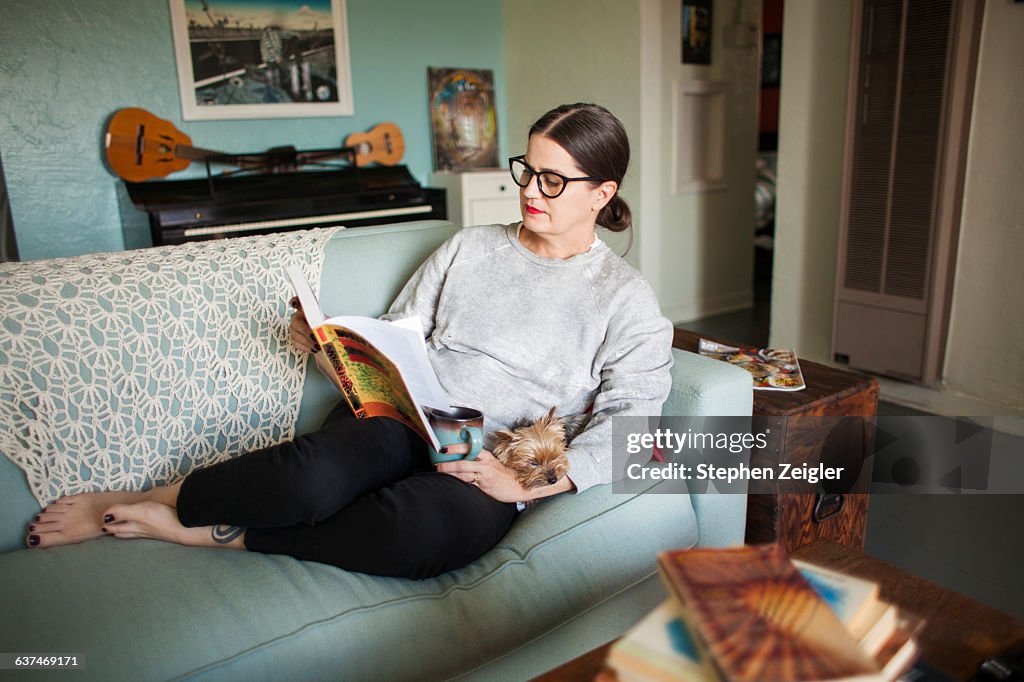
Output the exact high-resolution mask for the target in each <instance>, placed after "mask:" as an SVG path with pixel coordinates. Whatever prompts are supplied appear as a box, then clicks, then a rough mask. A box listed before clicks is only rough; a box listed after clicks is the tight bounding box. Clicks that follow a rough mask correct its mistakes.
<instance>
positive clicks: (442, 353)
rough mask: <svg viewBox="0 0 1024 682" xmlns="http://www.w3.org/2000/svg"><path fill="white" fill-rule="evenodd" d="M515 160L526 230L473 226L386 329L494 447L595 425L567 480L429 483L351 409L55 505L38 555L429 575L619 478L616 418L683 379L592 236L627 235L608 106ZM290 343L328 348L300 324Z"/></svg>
mask: <svg viewBox="0 0 1024 682" xmlns="http://www.w3.org/2000/svg"><path fill="white" fill-rule="evenodd" d="M509 163H510V168H511V170H512V174H513V178H514V179H515V181H516V183H517V184H518V185H519V186H520V193H519V196H520V205H521V209H522V216H523V220H522V222H521V223H516V224H513V225H507V226H502V225H491V226H482V227H474V228H466V229H463V230H460V231H459V232H458V233H456V234H455V235H454V236H453V237H452V238H451V239H449V240H448V241H447V242H446V243H445V244H443V245H442V246H441V247H440V248H439V249H438V250H437V251H436V252H435V253H434V254H433V255H431V257H430V258H428V259H427V261H426V262H425V263H424V264H423V265H422V266H421V267H420V268H419V269H418V270H417V271H416V273H415V274H414V275H413V277H412V279H411V280H410V281H409V282H408V283H407V284H406V286H405V288H404V289H403V290H402V292H401V293H400V294H399V296H398V299H397V300H396V301H395V302H394V304H393V305H392V307H391V310H390V311H389V313H388V315H386V316H385V317H386V318H389V319H397V318H401V317H407V316H410V315H418V316H419V318H420V320H421V321H422V322H423V326H424V329H425V330H426V332H427V334H428V335H429V339H428V354H429V357H430V360H431V363H432V364H433V366H434V368H435V370H436V371H437V374H438V378H439V379H440V381H441V384H442V386H443V387H444V388H445V390H446V391H447V393H448V395H449V397H450V399H451V401H452V404H455V405H466V406H471V407H474V408H476V409H479V410H481V411H482V412H483V413H484V414H485V418H486V431H487V432H493V431H494V430H497V429H500V428H506V427H508V425H509V424H510V423H511V422H513V421H515V420H516V419H519V418H522V417H524V416H525V417H531V418H535V417H540V416H542V415H544V414H547V412H548V410H549V409H550V408H551V406H552V405H554V406H556V407H557V413H558V414H572V413H579V412H583V411H585V410H588V409H590V410H592V411H593V416H592V418H591V420H590V422H589V423H588V426H587V428H586V430H585V431H583V433H581V434H580V435H579V436H577V438H576V439H575V440H574V441H573V442H572V445H571V447H570V450H569V472H568V475H567V476H565V477H563V478H562V479H560V480H558V481H557V482H555V483H554V484H552V485H550V486H547V487H545V488H541V489H534V490H527V489H524V488H522V487H521V486H520V484H519V483H518V481H517V480H516V479H515V477H514V476H513V475H512V472H511V471H510V470H509V469H507V468H506V467H505V466H504V465H502V464H501V463H500V462H499V461H498V460H497V459H495V457H494V456H493V454H491V452H490V451H489V450H487V449H484V450H483V451H482V452H481V453H480V455H479V456H478V457H477V458H476V459H475V460H473V461H462V460H460V461H455V462H448V463H444V464H439V465H437V466H436V467H434V466H432V465H431V464H430V461H429V458H428V456H427V451H426V448H425V446H424V444H423V442H422V441H421V440H420V439H419V438H418V437H417V436H415V435H414V434H413V432H412V431H411V430H410V429H408V428H407V427H405V426H404V425H402V424H401V423H399V422H398V421H395V420H391V419H386V418H376V419H355V418H354V417H353V416H352V414H351V411H350V410H349V408H348V406H347V404H345V403H344V402H342V403H340V404H339V405H338V406H337V407H336V408H335V409H334V411H333V412H332V413H331V415H330V416H329V417H328V418H327V420H326V421H325V423H324V425H323V426H322V427H321V428H320V429H319V430H318V431H316V432H314V433H311V434H307V435H304V436H299V437H297V438H296V439H295V440H294V441H291V442H287V443H283V444H280V445H277V446H274V447H270V448H267V449H265V450H259V451H256V452H252V453H248V454H246V455H244V456H241V457H236V458H234V459H230V460H227V461H224V462H220V463H218V464H215V465H212V466H209V467H205V468H201V469H197V470H196V471H194V472H192V473H191V474H189V475H188V476H187V477H186V478H185V479H184V480H183V481H181V482H179V483H176V484H174V485H170V486H161V487H157V488H153V489H151V490H148V491H145V492H139V493H117V492H115V493H87V494H83V495H75V496H70V497H65V498H62V499H60V500H58V501H57V502H55V503H54V504H52V505H50V506H48V507H47V508H46V509H45V510H44V511H43V512H42V513H41V514H40V515H39V516H37V517H36V519H35V522H34V523H32V524H31V525H30V526H29V535H28V543H29V545H30V546H34V547H50V546H54V545H58V544H65V543H69V542H81V541H82V540H86V539H89V538H92V537H99V536H102V535H104V534H106V535H112V536H114V537H117V538H135V537H149V538H157V539H163V540H169V541H172V542H178V543H180V544H184V545H197V546H208V547H230V548H237V549H248V550H251V551H259V552H266V553H277V554H288V555H291V556H294V557H297V558H300V559H307V560H312V561H320V562H324V563H329V564H333V565H336V566H340V567H342V568H345V569H348V570H354V571H361V572H365V573H373V574H378V575H390V576H406V577H412V578H426V577H431V576H434V575H438V574H440V573H443V572H446V571H450V570H453V569H455V568H459V567H460V566H464V565H465V564H467V563H469V562H471V561H473V560H474V559H476V558H477V557H479V556H481V555H482V554H484V553H485V552H486V551H488V550H489V549H490V548H491V547H493V546H494V545H495V544H496V543H497V542H498V541H499V540H500V539H501V538H502V536H504V534H505V533H506V532H507V531H508V529H509V527H510V526H511V524H512V522H513V520H514V519H515V517H516V514H517V512H518V510H519V506H518V505H519V504H520V503H523V502H526V501H528V500H532V499H537V498H541V497H548V496H551V495H557V494H559V493H564V492H568V491H572V490H575V491H576V492H580V491H583V490H585V489H587V488H589V487H591V486H593V485H596V484H599V483H607V482H609V481H610V480H611V475H612V465H611V440H612V438H611V417H612V416H613V415H656V414H660V412H661V406H662V403H663V402H664V400H665V398H666V397H667V395H668V391H669V386H670V383H671V380H670V377H669V369H670V366H671V363H672V356H671V350H670V348H671V339H672V332H671V325H670V323H669V322H668V321H667V320H666V319H664V318H663V317H662V316H661V313H660V312H659V308H658V304H657V300H656V299H655V296H654V293H653V292H652V291H651V288H650V286H649V285H648V284H647V282H646V281H645V280H644V279H643V277H642V276H641V275H640V274H639V273H638V272H636V270H634V269H633V268H632V267H630V266H629V265H628V264H626V262H625V261H624V260H622V259H621V258H620V257H619V256H617V255H615V254H614V253H612V252H611V250H610V249H609V248H608V247H607V246H606V245H605V244H604V243H602V242H601V241H600V240H599V239H598V238H597V236H596V234H595V225H597V224H600V225H602V226H604V227H606V228H608V229H611V230H615V231H621V230H625V229H628V228H629V227H630V224H631V217H630V212H629V208H628V206H627V205H626V203H625V201H623V199H622V198H621V197H620V196H618V190H619V188H620V186H621V184H622V178H623V176H624V175H625V173H626V168H627V166H628V164H629V142H628V139H627V137H626V133H625V130H624V129H623V127H622V124H621V123H620V122H619V121H618V119H616V118H615V117H614V116H613V115H612V114H611V113H609V112H608V111H607V110H606V109H604V108H602V107H600V106H597V105H593V104H574V105H565V106H561V107H558V108H557V109H554V110H552V111H550V112H548V113H547V114H545V115H544V116H542V117H541V118H540V119H539V120H538V121H537V122H536V123H535V124H534V125H533V127H532V128H531V129H530V135H529V142H528V145H527V150H526V154H525V155H523V156H520V157H514V158H512V159H510V160H509ZM290 332H291V337H292V340H293V342H294V343H295V344H296V346H298V347H299V348H300V349H302V350H304V351H307V352H319V349H318V348H317V347H316V346H315V345H314V343H313V342H312V340H311V339H312V338H313V337H312V335H311V333H310V329H309V327H308V326H307V325H306V323H305V321H304V319H303V317H302V316H301V315H300V314H298V313H296V314H295V315H293V316H292V319H291V325H290ZM462 447H465V448H467V449H468V446H464V445H453V446H450V449H451V450H452V451H459V450H458V449H459V448H462Z"/></svg>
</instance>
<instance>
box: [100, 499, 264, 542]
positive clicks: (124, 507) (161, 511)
mask: <svg viewBox="0 0 1024 682" xmlns="http://www.w3.org/2000/svg"><path fill="white" fill-rule="evenodd" d="M104 518H108V519H109V518H113V520H112V521H109V522H107V523H104V524H103V529H102V532H104V533H106V534H107V535H113V536H114V537H117V538H150V539H153V540H165V541H167V542H176V543H178V544H179V545H189V546H192V547H226V548H231V549H245V543H244V538H245V531H244V529H242V528H237V527H234V526H200V527H195V528H186V527H185V526H183V525H181V522H180V521H179V520H178V513H177V511H175V509H174V508H173V507H170V506H168V505H166V504H161V503H160V502H153V501H145V502H136V503H134V504H131V503H129V504H118V505H114V506H112V507H109V508H107V509H106V511H105V512H104Z"/></svg>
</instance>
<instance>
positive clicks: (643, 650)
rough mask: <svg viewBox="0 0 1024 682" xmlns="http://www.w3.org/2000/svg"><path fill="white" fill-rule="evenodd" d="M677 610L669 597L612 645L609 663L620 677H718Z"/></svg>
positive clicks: (651, 678) (677, 605) (654, 678)
mask: <svg viewBox="0 0 1024 682" xmlns="http://www.w3.org/2000/svg"><path fill="white" fill-rule="evenodd" d="M680 611H681V609H680V606H679V603H678V602H677V601H676V600H675V598H673V597H670V598H669V599H667V600H666V601H664V602H663V603H662V604H661V605H660V606H658V607H657V608H656V609H654V611H652V612H651V613H649V614H647V616H645V617H644V618H643V620H641V621H640V622H639V623H637V624H636V625H635V626H633V628H632V629H630V630H629V632H627V633H626V634H625V635H624V636H623V637H622V639H620V640H619V641H617V642H616V643H615V644H614V645H612V647H611V649H610V650H609V652H608V665H609V666H610V667H611V668H613V669H614V670H615V671H616V673H618V675H619V677H620V679H626V678H630V679H642V680H652V681H653V680H657V681H664V682H669V681H670V680H696V681H706V680H717V679H718V677H717V676H716V675H715V672H714V668H713V667H712V666H711V664H710V663H709V662H708V661H707V660H706V659H705V658H704V656H703V655H702V654H701V652H700V647H699V646H698V644H697V642H696V641H695V640H694V638H693V635H692V634H691V632H690V628H689V626H687V624H686V621H684V620H683V618H682V615H681V614H680Z"/></svg>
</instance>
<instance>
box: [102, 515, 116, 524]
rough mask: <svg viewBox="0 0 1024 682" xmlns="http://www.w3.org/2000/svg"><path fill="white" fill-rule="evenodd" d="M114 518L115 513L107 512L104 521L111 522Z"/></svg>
mask: <svg viewBox="0 0 1024 682" xmlns="http://www.w3.org/2000/svg"><path fill="white" fill-rule="evenodd" d="M113 520H114V515H113V514H107V515H106V516H104V517H103V523H110V522H111V521H113Z"/></svg>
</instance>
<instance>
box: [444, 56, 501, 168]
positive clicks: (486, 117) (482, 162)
mask: <svg viewBox="0 0 1024 682" xmlns="http://www.w3.org/2000/svg"><path fill="white" fill-rule="evenodd" d="M427 81H428V83H429V94H430V123H431V126H430V133H431V141H432V142H433V146H434V168H435V169H436V170H456V171H457V170H469V169H473V168H495V167H497V166H498V119H497V114H495V106H494V73H493V72H492V71H491V70H490V69H450V68H436V67H428V68H427Z"/></svg>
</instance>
